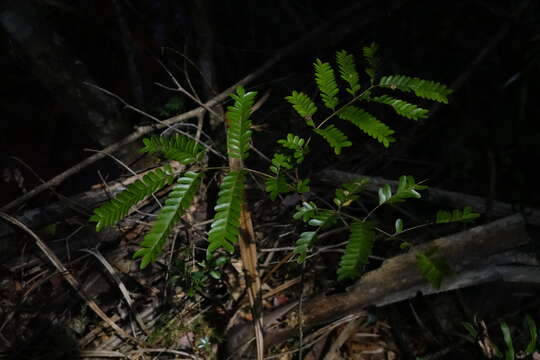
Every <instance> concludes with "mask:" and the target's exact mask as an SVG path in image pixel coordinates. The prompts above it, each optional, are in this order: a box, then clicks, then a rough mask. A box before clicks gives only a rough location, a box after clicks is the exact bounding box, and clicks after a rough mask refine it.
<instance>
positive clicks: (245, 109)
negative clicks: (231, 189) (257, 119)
mask: <svg viewBox="0 0 540 360" xmlns="http://www.w3.org/2000/svg"><path fill="white" fill-rule="evenodd" d="M256 95H257V93H256V92H253V91H250V92H247V93H246V91H245V90H244V88H243V87H241V86H239V87H238V88H237V89H236V94H231V97H232V98H233V100H234V105H233V106H229V107H228V108H227V110H228V111H227V119H229V123H230V124H229V129H228V130H227V151H228V155H229V157H230V158H236V159H246V158H247V157H248V155H249V146H250V144H251V130H250V129H251V120H250V119H249V117H250V115H251V107H252V106H253V103H254V102H255V96H256Z"/></svg>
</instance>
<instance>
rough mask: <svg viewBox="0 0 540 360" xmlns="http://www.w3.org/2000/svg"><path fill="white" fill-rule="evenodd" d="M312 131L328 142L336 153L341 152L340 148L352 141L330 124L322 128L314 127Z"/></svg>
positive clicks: (349, 144)
mask: <svg viewBox="0 0 540 360" xmlns="http://www.w3.org/2000/svg"><path fill="white" fill-rule="evenodd" d="M314 131H315V132H316V133H317V134H319V135H321V136H322V137H323V138H324V139H325V140H326V141H327V142H328V144H329V145H330V146H331V147H332V148H333V149H334V152H335V153H336V155H339V154H341V148H344V147H348V146H351V145H352V142H350V141H349V139H348V138H347V136H345V134H344V133H343V132H342V131H341V130H339V129H338V128H336V127H335V126H334V125H330V126H328V127H326V128H324V129H314Z"/></svg>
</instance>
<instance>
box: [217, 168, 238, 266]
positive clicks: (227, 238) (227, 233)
mask: <svg viewBox="0 0 540 360" xmlns="http://www.w3.org/2000/svg"><path fill="white" fill-rule="evenodd" d="M244 182H245V175H244V173H243V172H242V171H231V172H230V173H229V174H227V176H225V178H224V179H223V182H222V183H221V186H220V191H219V194H218V201H217V205H216V206H215V207H214V210H215V211H216V215H215V216H214V220H213V221H212V225H211V228H210V231H209V232H208V241H209V243H210V244H209V245H208V256H211V255H212V253H213V252H214V251H216V250H217V249H218V248H220V247H223V248H224V249H225V250H227V251H228V252H230V253H233V252H234V244H235V243H236V242H237V241H238V235H239V230H238V229H239V226H240V208H241V206H242V202H243V201H244Z"/></svg>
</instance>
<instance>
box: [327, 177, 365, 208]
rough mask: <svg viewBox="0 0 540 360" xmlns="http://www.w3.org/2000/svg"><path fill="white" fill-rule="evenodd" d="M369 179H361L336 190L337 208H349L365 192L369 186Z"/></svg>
mask: <svg viewBox="0 0 540 360" xmlns="http://www.w3.org/2000/svg"><path fill="white" fill-rule="evenodd" d="M369 181H370V180H369V179H368V178H360V179H357V180H355V181H351V182H348V183H345V184H343V185H341V187H339V188H337V189H336V197H335V198H334V204H336V205H337V206H340V207H342V206H349V205H350V204H351V203H352V202H353V201H356V200H357V199H358V193H359V192H361V191H363V190H364V189H365V188H366V186H367V185H368V184H369Z"/></svg>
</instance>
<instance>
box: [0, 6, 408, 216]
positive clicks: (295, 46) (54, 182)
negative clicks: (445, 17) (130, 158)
mask: <svg viewBox="0 0 540 360" xmlns="http://www.w3.org/2000/svg"><path fill="white" fill-rule="evenodd" d="M371 2H372V0H367V1H359V2H356V3H354V4H353V5H351V6H349V7H347V8H345V9H343V10H341V11H339V12H338V13H337V14H336V15H335V16H333V17H332V18H331V19H329V20H328V21H326V22H324V23H323V24H321V26H319V27H317V28H316V29H314V30H312V31H311V32H309V33H308V34H306V35H304V36H303V37H301V38H300V39H299V40H297V41H295V42H293V43H291V44H289V45H287V46H285V47H283V48H281V49H280V50H278V51H277V52H276V53H275V55H274V56H272V57H271V58H270V59H269V60H268V61H267V62H265V63H264V64H263V65H262V66H260V67H259V68H258V69H257V70H255V71H253V72H252V73H251V74H248V75H246V76H245V77H244V78H242V79H241V80H239V81H238V82H237V83H235V84H234V85H232V86H230V87H229V88H227V89H226V90H224V91H223V92H221V93H220V94H219V95H217V96H215V97H214V98H213V99H211V100H209V101H207V102H206V103H204V105H203V106H199V107H197V108H195V109H193V110H190V111H187V112H185V113H183V114H179V115H176V116H173V117H171V118H169V119H166V120H163V121H160V122H159V123H158V124H152V125H147V126H141V127H139V128H137V130H136V131H135V132H133V133H132V134H130V135H128V136H126V137H125V138H123V139H122V140H120V141H118V142H116V143H114V144H111V145H109V146H107V147H106V148H104V149H103V150H102V151H101V152H99V153H96V154H94V155H92V156H90V157H88V158H86V159H84V160H83V161H81V162H80V163H78V164H77V165H75V166H73V167H71V168H69V169H67V170H66V171H64V172H63V173H61V174H59V175H57V176H55V177H54V178H52V179H51V180H49V181H47V182H46V183H44V184H41V185H39V186H37V187H35V188H34V189H32V190H31V191H29V192H27V193H26V194H24V195H23V196H21V197H19V198H18V199H16V200H13V201H12V202H10V203H8V204H7V205H4V206H3V207H2V208H0V211H3V212H7V211H9V210H12V209H14V208H16V207H19V206H20V205H22V204H24V203H25V202H26V201H28V200H29V199H31V198H33V197H34V196H36V195H38V194H40V193H42V192H43V191H45V190H47V189H50V188H53V187H55V186H58V185H60V184H61V183H62V182H63V181H64V180H66V179H67V178H69V177H70V176H72V175H74V174H76V173H78V172H79V171H81V170H82V169H84V168H86V167H87V166H89V165H91V164H93V163H94V162H96V161H98V160H101V159H103V158H104V157H105V156H106V155H105V154H107V153H109V154H110V153H114V152H115V151H117V150H119V149H122V148H123V147H124V146H126V145H127V144H130V143H132V142H134V141H136V140H138V139H139V138H141V137H142V136H144V135H146V134H149V133H151V132H153V131H155V130H158V129H163V128H165V127H168V126H171V125H174V124H176V123H178V122H181V121H185V120H187V119H191V118H195V117H197V116H199V115H201V114H203V113H204V112H205V111H206V109H207V108H212V107H214V106H215V105H217V104H219V103H221V102H222V101H224V100H225V99H227V98H228V97H229V95H230V94H231V93H233V92H234V91H235V89H236V88H237V87H238V86H245V85H247V84H249V83H250V82H252V81H253V80H255V79H256V78H257V77H259V76H261V75H262V74H264V73H265V72H266V71H268V70H269V69H270V68H272V66H274V65H275V64H276V63H278V62H280V61H281V60H283V59H284V58H285V57H286V56H289V55H290V54H292V53H294V52H296V51H302V50H304V47H305V46H306V44H308V43H309V42H312V41H314V42H316V40H318V39H319V37H320V35H321V34H322V33H324V32H325V31H327V30H328V29H330V28H332V26H333V25H334V24H335V23H337V22H339V21H340V20H341V19H343V18H345V17H347V16H350V15H351V14H352V13H353V12H355V11H359V10H361V9H363V8H364V7H365V6H367V5H368V4H370V3H371ZM402 4H403V1H401V0H398V1H395V2H394V3H393V4H392V5H391V6H390V7H389V8H388V9H385V10H384V11H379V12H378V13H377V14H375V15H374V16H372V17H370V18H369V19H366V20H365V21H364V22H363V25H364V26H366V25H368V24H369V23H371V22H373V21H375V20H376V19H378V18H379V17H382V16H387V15H388V11H389V10H395V9H396V8H399V7H400V6H401V5H402Z"/></svg>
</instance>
